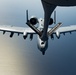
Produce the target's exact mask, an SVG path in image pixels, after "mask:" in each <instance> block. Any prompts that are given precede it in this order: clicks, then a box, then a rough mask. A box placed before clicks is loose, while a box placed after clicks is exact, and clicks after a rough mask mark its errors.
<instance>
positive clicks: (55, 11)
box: [54, 11, 56, 24]
mask: <svg viewBox="0 0 76 75" xmlns="http://www.w3.org/2000/svg"><path fill="white" fill-rule="evenodd" d="M54 24H56V11H54Z"/></svg>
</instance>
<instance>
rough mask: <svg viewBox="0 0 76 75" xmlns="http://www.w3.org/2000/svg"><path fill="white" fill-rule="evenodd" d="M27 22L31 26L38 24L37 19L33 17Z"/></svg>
mask: <svg viewBox="0 0 76 75" xmlns="http://www.w3.org/2000/svg"><path fill="white" fill-rule="evenodd" d="M29 22H30V23H31V24H32V25H36V24H37V23H38V19H37V18H36V17H34V16H32V17H31V18H30V20H29Z"/></svg>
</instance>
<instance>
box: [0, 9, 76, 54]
mask: <svg viewBox="0 0 76 75" xmlns="http://www.w3.org/2000/svg"><path fill="white" fill-rule="evenodd" d="M26 19H27V21H26V25H28V26H29V27H16V26H11V25H0V31H3V34H5V32H10V33H11V34H10V37H11V38H12V37H13V35H14V33H17V34H18V36H19V34H23V38H24V39H26V38H27V37H28V35H30V39H31V40H32V39H33V35H34V34H37V36H38V38H37V39H38V43H37V47H38V49H39V50H40V51H41V52H42V54H43V55H44V54H45V51H46V50H47V48H48V40H46V41H42V40H41V38H40V37H41V35H42V32H43V28H44V19H42V18H39V19H38V18H37V17H34V16H32V17H31V18H30V19H28V10H26ZM55 21H56V11H54V22H55ZM55 23H56V22H55ZM37 25H38V26H37ZM50 25H51V20H50V21H49V26H50ZM61 25H62V23H61V22H59V23H58V24H56V26H54V27H48V31H47V35H48V37H49V36H50V37H51V39H54V36H53V34H54V35H56V37H57V38H58V39H59V38H60V34H62V33H63V34H65V33H67V32H73V31H76V25H71V26H65V27H60V26H61Z"/></svg>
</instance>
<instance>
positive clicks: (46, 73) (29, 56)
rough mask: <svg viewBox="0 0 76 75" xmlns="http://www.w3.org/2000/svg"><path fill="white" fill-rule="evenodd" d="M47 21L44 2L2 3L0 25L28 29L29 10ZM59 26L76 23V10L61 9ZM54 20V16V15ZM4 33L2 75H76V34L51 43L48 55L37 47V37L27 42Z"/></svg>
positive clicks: (0, 45)
mask: <svg viewBox="0 0 76 75" xmlns="http://www.w3.org/2000/svg"><path fill="white" fill-rule="evenodd" d="M27 9H28V10H29V18H30V17H31V16H32V15H35V16H37V17H38V18H40V17H42V18H43V8H42V4H41V1H40V0H33V1H30V0H0V24H1V25H4V24H6V25H15V26H24V27H26V26H27V25H26V24H25V22H26V15H25V11H26V10H27ZM56 11H57V23H58V22H62V23H63V26H66V25H71V24H73V25H74V24H76V21H75V20H76V7H70V8H68V7H67V8H65V7H57V8H56ZM52 17H53V15H52ZM9 35H10V33H6V34H5V35H3V34H2V32H0V75H72V74H73V75H76V58H75V57H76V41H75V39H76V33H75V32H73V33H72V34H71V35H70V33H66V35H65V36H63V34H61V37H60V39H57V38H56V36H55V35H54V37H55V39H54V40H51V39H50V38H49V47H48V49H47V51H46V54H45V56H43V55H42V54H41V52H40V51H39V50H38V48H37V36H36V35H35V36H34V38H33V40H32V41H30V40H29V36H28V38H27V40H24V39H23V35H20V36H19V37H18V36H17V34H15V35H14V36H13V38H10V37H9Z"/></svg>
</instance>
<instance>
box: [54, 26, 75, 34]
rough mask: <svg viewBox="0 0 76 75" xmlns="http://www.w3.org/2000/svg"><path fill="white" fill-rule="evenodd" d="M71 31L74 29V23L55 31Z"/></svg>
mask: <svg viewBox="0 0 76 75" xmlns="http://www.w3.org/2000/svg"><path fill="white" fill-rule="evenodd" d="M73 31H76V25H71V26H65V27H60V28H58V29H57V30H56V31H55V32H60V33H67V32H73Z"/></svg>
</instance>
